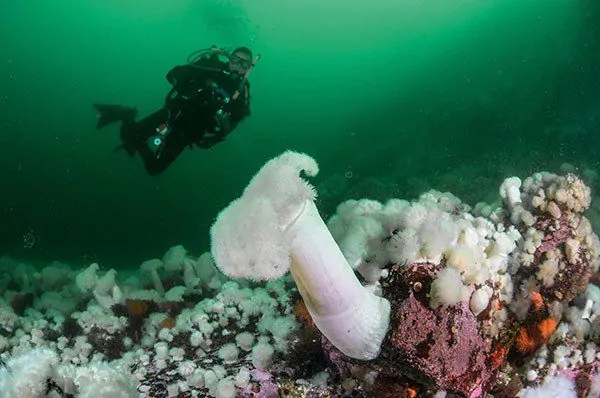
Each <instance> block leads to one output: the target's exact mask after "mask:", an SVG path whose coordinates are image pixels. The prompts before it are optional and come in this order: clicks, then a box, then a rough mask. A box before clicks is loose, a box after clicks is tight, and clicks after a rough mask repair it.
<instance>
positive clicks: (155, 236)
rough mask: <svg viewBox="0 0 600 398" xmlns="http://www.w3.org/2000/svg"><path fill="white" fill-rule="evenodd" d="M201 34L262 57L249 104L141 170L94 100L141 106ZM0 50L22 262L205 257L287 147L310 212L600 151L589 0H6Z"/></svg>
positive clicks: (590, 160) (471, 190) (521, 171)
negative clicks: (242, 117) (224, 134)
mask: <svg viewBox="0 0 600 398" xmlns="http://www.w3.org/2000/svg"><path fill="white" fill-rule="evenodd" d="M213 44H215V45H218V46H221V47H225V46H237V45H248V46H250V47H251V48H252V49H253V51H254V52H255V53H256V54H260V55H261V59H260V61H259V63H258V65H257V66H256V68H255V70H254V71H253V73H252V75H251V77H250V81H251V84H252V91H251V94H252V116H251V117H250V118H249V119H248V120H247V121H246V122H245V123H244V124H243V125H241V126H240V127H239V128H238V129H237V130H236V131H235V133H234V134H232V136H230V138H228V139H227V140H226V141H225V142H224V143H221V144H219V145H218V146H216V147H214V148H212V149H211V150H209V151H203V150H200V149H194V150H190V151H186V152H184V154H182V156H180V158H179V159H178V160H177V161H176V162H175V164H174V165H172V166H171V167H170V168H169V170H167V171H166V172H165V173H163V174H162V175H160V176H158V177H148V176H147V175H146V173H145V171H144V169H143V167H142V164H141V160H140V159H139V157H136V158H134V159H130V158H129V157H128V156H127V155H126V154H125V153H123V152H116V153H115V152H113V149H114V148H115V147H116V146H117V145H118V144H119V139H118V127H117V126H114V127H110V128H107V129H104V130H102V131H96V130H95V129H94V126H95V123H96V121H95V116H96V115H95V112H94V110H93V108H92V105H91V104H92V102H104V103H118V104H123V105H130V106H136V107H138V109H139V110H140V114H141V115H146V114H148V113H150V112H152V111H153V110H155V109H157V108H158V107H160V106H161V105H162V101H163V98H164V96H165V95H166V93H167V91H168V89H169V85H168V83H167V81H166V80H165V78H164V76H165V74H166V72H167V71H168V70H169V69H170V68H171V67H173V66H174V65H177V64H183V63H185V62H186V59H187V56H188V55H189V54H190V53H192V52H193V51H195V50H198V49H202V48H206V47H209V46H210V45H213ZM0 49H1V50H0V54H1V55H0V125H1V128H2V132H1V133H0V155H1V156H0V179H1V184H2V185H1V187H2V188H1V190H0V192H1V194H0V253H2V254H3V255H9V256H11V257H15V258H18V259H22V260H27V261H28V262H32V263H35V262H37V261H40V262H43V263H46V262H49V261H52V260H59V261H64V262H68V263H71V264H73V265H74V266H87V265H88V264H90V263H91V262H96V261H97V262H100V264H101V265H103V266H106V267H109V268H117V269H118V268H124V267H132V268H136V267H138V266H139V264H140V263H141V262H142V261H145V260H147V259H149V258H153V257H160V256H162V255H163V253H164V252H165V251H166V250H167V249H168V248H169V247H171V246H173V245H183V246H185V247H186V248H187V249H188V250H189V251H190V252H192V253H196V254H198V255H199V254H201V253H202V252H204V251H206V250H208V246H209V234H208V228H209V226H210V225H211V224H212V223H213V221H214V218H215V217H216V215H217V213H218V212H219V211H220V210H221V209H222V208H224V207H225V206H226V205H227V204H228V203H229V202H230V201H231V200H232V199H234V198H235V197H238V196H239V195H240V193H241V191H242V190H243V189H244V187H245V186H246V184H247V182H248V181H249V179H250V178H251V176H252V175H253V174H254V173H255V172H256V170H258V169H259V168H260V166H261V165H262V164H264V163H265V161H267V160H268V159H270V158H272V157H274V156H276V155H278V154H280V153H281V152H282V151H284V150H286V149H293V150H295V151H300V152H306V153H307V154H309V155H310V156H312V157H314V158H315V159H316V160H317V161H318V162H319V165H320V168H321V172H320V174H319V175H318V176H317V177H316V178H315V179H314V180H313V183H314V185H315V186H316V189H317V192H318V193H319V198H320V199H319V203H318V206H319V209H320V210H321V211H322V212H323V216H324V218H325V217H327V215H328V214H332V213H333V212H334V211H335V207H336V205H337V204H339V203H340V202H341V201H343V200H345V199H350V198H363V197H369V198H373V199H378V200H385V199H387V198H390V197H398V198H403V199H413V198H416V197H417V196H418V195H419V194H420V193H422V192H424V191H425V190H427V189H430V188H435V189H438V190H440V191H450V192H452V193H453V194H455V195H457V196H458V197H459V198H461V199H462V200H463V201H465V202H467V203H469V204H471V205H474V204H475V203H477V202H478V201H483V200H493V199H495V198H496V197H497V189H498V188H497V187H498V186H499V184H500V183H501V182H502V180H503V179H504V178H506V177H509V176H512V175H517V176H519V177H521V178H524V177H526V176H528V175H529V174H530V173H531V172H534V171H541V170H547V171H552V172H556V171H557V170H558V169H559V168H560V167H561V165H563V164H564V163H568V164H570V165H572V166H573V167H575V168H577V170H581V171H584V170H586V171H587V174H589V175H590V176H593V175H594V171H595V170H597V169H598V162H599V160H600V158H599V153H600V152H599V151H600V138H599V136H598V135H599V133H600V67H599V66H598V65H599V64H600V2H598V1H594V0H570V1H567V0H519V1H517V0H503V1H500V0H495V1H494V0H489V1H482V0H462V1H457V0H436V1H409V0H394V1H392V0H387V1H380V0H376V1H370V2H366V1H362V2H357V1H341V0H334V1H328V2H322V1H318V0H310V1H306V0H304V1H296V0H291V1H280V0H261V1H260V2H258V1H249V0H237V1H236V0H214V1H212V0H211V1H209V0H197V1H196V0H172V1H166V0H128V1H117V0H104V1H97V0H94V1H85V2H84V1H75V0H54V1H40V0H20V1H18V2H8V1H5V2H2V3H1V4H0ZM563 167H565V166H563ZM584 177H585V176H584ZM589 183H590V185H591V186H592V188H594V194H597V189H596V186H595V185H594V184H593V181H592V182H589ZM596 228H598V227H597V224H596Z"/></svg>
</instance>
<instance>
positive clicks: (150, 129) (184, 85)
mask: <svg viewBox="0 0 600 398" xmlns="http://www.w3.org/2000/svg"><path fill="white" fill-rule="evenodd" d="M200 66H201V67H200ZM209 68H214V70H211V69H209ZM225 70H227V65H226V64H225V63H223V62H221V61H220V60H219V59H218V58H217V57H211V58H209V59H206V58H205V59H201V60H200V61H198V62H196V63H195V64H193V65H180V66H176V67H174V68H173V69H171V70H170V71H169V72H168V73H167V76H166V78H167V80H168V81H169V83H171V84H172V85H173V89H172V90H171V92H170V93H169V95H168V96H167V98H166V100H165V105H164V107H163V108H162V109H160V110H158V111H156V112H154V113H152V114H150V115H149V116H147V117H145V118H144V119H142V120H140V121H137V122H136V121H134V120H133V118H132V119H130V120H124V121H123V124H122V126H121V140H122V141H123V147H125V149H127V151H128V152H129V153H130V154H132V149H134V151H135V152H139V154H140V155H141V156H142V159H143V161H144V167H145V168H146V171H147V172H148V174H150V175H157V174H160V173H161V172H163V171H164V170H166V169H167V167H168V166H169V165H170V164H171V163H173V161H175V159H177V157H178V156H179V155H180V154H181V152H183V150H184V149H185V148H186V147H188V146H189V147H191V146H193V145H198V146H199V147H201V148H205V149H208V148H210V147H212V146H213V145H215V144H217V143H219V142H221V141H223V140H224V139H225V137H226V136H227V135H228V134H229V133H231V132H232V131H233V130H234V129H235V128H236V126H237V125H238V124H239V123H240V122H241V121H242V120H243V119H244V118H245V117H247V116H249V115H250V94H249V93H250V86H249V83H248V82H247V81H245V82H242V79H241V78H240V77H238V76H235V75H231V74H228V73H225V72H223V71H225ZM209 82H214V83H215V84H214V85H213V86H212V87H209V86H208V83H209ZM237 90H240V93H239V96H238V97H237V99H235V100H234V99H233V98H232V96H233V95H234V93H235V92H236V91H237ZM215 94H216V95H215ZM224 96H228V97H229V98H230V101H229V103H226V104H225V105H224V106H223V103H222V102H220V100H219V98H220V99H221V100H222V98H223V97H224ZM220 106H221V107H222V109H223V111H224V112H225V115H226V116H225V118H223V119H220V120H223V121H224V122H226V123H225V125H223V124H221V123H219V126H221V129H217V131H215V129H216V127H217V120H218V119H217V118H216V117H215V116H216V112H217V110H218V109H219V107H220ZM165 123H167V124H168V125H169V127H170V128H169V132H168V134H167V135H166V136H165V144H164V146H163V147H162V150H161V151H160V155H159V156H157V153H156V152H154V151H153V150H152V149H150V147H149V146H148V139H149V138H150V137H152V136H154V135H155V134H156V129H157V128H158V127H159V126H161V125H163V124H165Z"/></svg>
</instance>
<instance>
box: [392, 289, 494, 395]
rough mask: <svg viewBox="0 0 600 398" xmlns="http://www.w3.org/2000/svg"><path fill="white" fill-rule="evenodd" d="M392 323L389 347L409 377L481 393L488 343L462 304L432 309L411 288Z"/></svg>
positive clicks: (466, 392)
mask: <svg viewBox="0 0 600 398" xmlns="http://www.w3.org/2000/svg"><path fill="white" fill-rule="evenodd" d="M392 324H393V327H392V330H391V332H390V335H389V341H390V343H391V345H392V348H390V351H391V352H392V353H393V354H394V356H396V358H397V360H398V361H399V363H400V365H401V366H402V367H403V368H405V369H409V370H408V372H409V373H410V376H411V377H412V378H415V379H421V380H424V381H429V383H426V384H432V385H435V386H436V387H437V388H440V389H444V390H450V391H455V392H461V393H462V394H464V395H465V396H468V397H479V396H481V395H482V393H483V391H482V386H484V385H486V384H488V382H489V379H490V376H491V374H490V371H489V369H488V367H487V366H486V356H487V354H488V353H489V347H486V343H485V342H484V339H483V337H482V335H481V333H480V331H479V324H478V322H477V319H476V318H475V315H473V313H472V312H471V311H470V309H469V308H468V307H467V306H466V305H464V304H463V305H457V306H453V307H447V308H442V307H439V308H438V309H436V310H432V309H431V308H430V307H429V306H428V305H427V304H426V303H422V302H421V301H420V300H418V299H417V298H416V297H415V295H414V294H410V296H409V297H408V298H407V299H406V300H404V301H403V302H402V304H401V305H400V306H399V307H397V308H395V314H394V315H393V320H392Z"/></svg>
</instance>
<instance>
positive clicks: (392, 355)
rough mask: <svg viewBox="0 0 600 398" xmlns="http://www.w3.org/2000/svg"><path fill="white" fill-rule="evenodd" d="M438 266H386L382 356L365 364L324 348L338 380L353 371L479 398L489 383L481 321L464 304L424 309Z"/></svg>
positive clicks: (491, 370) (492, 370)
mask: <svg viewBox="0 0 600 398" xmlns="http://www.w3.org/2000/svg"><path fill="white" fill-rule="evenodd" d="M442 267H443V265H442V264H438V265H434V264H429V263H419V264H412V265H409V266H404V267H392V268H391V270H390V273H389V275H388V277H387V278H386V279H385V280H384V281H383V282H382V286H383V291H384V296H385V297H387V298H388V299H389V300H390V301H391V303H392V314H391V319H390V328H389V332H388V335H387V336H386V339H385V340H384V342H383V344H382V352H381V354H380V355H379V357H378V358H377V359H375V360H374V361H371V362H360V361H355V360H352V359H351V358H348V357H346V356H345V355H343V354H341V353H339V351H337V350H336V349H335V347H333V346H331V345H330V344H324V348H325V351H326V353H327V357H328V360H329V362H330V363H331V364H332V365H334V367H335V368H336V369H337V370H338V372H339V374H340V375H342V378H344V377H349V376H350V375H353V376H355V375H356V373H357V369H359V367H363V368H364V369H362V372H363V373H368V371H369V370H374V371H376V372H377V373H378V374H379V375H381V376H383V377H388V378H396V379H397V380H399V381H403V383H404V384H403V385H405V386H411V387H413V389H414V390H415V391H437V390H441V389H444V390H446V391H448V392H449V393H455V394H459V395H460V396H464V397H473V398H477V397H482V396H483V395H484V392H485V391H486V390H487V389H488V388H489V387H490V386H491V385H492V384H493V383H494V381H495V377H496V374H497V369H496V367H494V366H493V362H494V361H493V360H492V358H493V356H492V351H493V349H492V342H491V341H490V340H489V339H488V340H486V339H485V338H484V337H483V331H482V327H481V321H480V320H479V319H478V318H477V317H476V316H475V315H474V314H473V313H472V311H471V310H470V309H469V307H468V304H467V303H463V304H459V305H456V306H451V307H438V308H437V309H432V308H431V307H430V306H429V298H428V297H427V293H428V292H429V291H430V289H431V283H432V281H433V278H434V276H435V275H436V274H437V272H438V271H439V270H440V269H441V268H442Z"/></svg>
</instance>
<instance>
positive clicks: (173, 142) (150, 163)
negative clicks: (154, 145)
mask: <svg viewBox="0 0 600 398" xmlns="http://www.w3.org/2000/svg"><path fill="white" fill-rule="evenodd" d="M171 134H173V132H171V133H169V137H167V140H166V143H165V146H164V148H163V149H162V152H161V153H160V156H159V157H158V158H157V157H156V155H155V153H154V152H153V151H151V150H150V148H149V147H148V146H147V145H145V146H144V147H142V148H140V149H139V153H140V155H141V156H142V159H143V161H144V167H145V169H146V171H147V172H148V174H149V175H151V176H156V175H159V174H160V173H162V172H163V171H165V170H166V169H167V168H168V167H169V166H170V165H171V163H173V162H174V161H175V159H177V157H178V156H179V155H180V154H181V152H183V150H184V149H185V147H186V146H187V145H188V143H187V142H186V141H185V140H184V138H182V137H180V136H178V135H175V134H173V135H171Z"/></svg>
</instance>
